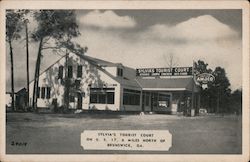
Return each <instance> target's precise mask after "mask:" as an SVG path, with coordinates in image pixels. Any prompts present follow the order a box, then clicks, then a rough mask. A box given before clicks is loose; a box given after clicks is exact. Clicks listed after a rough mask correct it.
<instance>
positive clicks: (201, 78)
mask: <svg viewBox="0 0 250 162" xmlns="http://www.w3.org/2000/svg"><path fill="white" fill-rule="evenodd" d="M196 81H197V82H199V83H202V84H206V83H209V82H214V81H215V77H214V76H213V75H212V74H209V73H202V74H198V75H197V76H196Z"/></svg>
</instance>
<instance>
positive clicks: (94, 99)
mask: <svg viewBox="0 0 250 162" xmlns="http://www.w3.org/2000/svg"><path fill="white" fill-rule="evenodd" d="M97 97H98V95H97V93H90V103H97Z"/></svg>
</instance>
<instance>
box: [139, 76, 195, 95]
mask: <svg viewBox="0 0 250 162" xmlns="http://www.w3.org/2000/svg"><path fill="white" fill-rule="evenodd" d="M136 80H137V81H138V82H139V83H140V85H141V87H142V90H150V91H192V88H193V87H194V92H199V89H200V88H199V86H198V85H196V84H195V82H194V80H193V78H154V79H147V78H139V77H138V78H137V79H136Z"/></svg>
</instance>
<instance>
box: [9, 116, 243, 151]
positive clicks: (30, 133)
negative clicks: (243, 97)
mask: <svg viewBox="0 0 250 162" xmlns="http://www.w3.org/2000/svg"><path fill="white" fill-rule="evenodd" d="M241 127H242V124H241V117H239V116H198V117H183V116H175V115H159V114H152V115H142V116H139V115H118V114H34V113H7V126H6V130H7V132H6V138H7V139H6V153H7V154H12V153H14V154H15V153H36V154H41V153H43V154H44V153H48V154H54V153H64V154H65V153H69V154H71V153H74V154H83V153H152V152H142V151H139V152H138V151H137V152H136V151H115V152H111V151H86V150H83V149H82V147H81V146H80V134H81V132H82V131H83V130H105V129H108V130H127V129H132V130H152V129H154V130H169V131H170V133H171V134H172V140H173V141H172V147H171V148H170V150H169V151H167V152H153V153H164V154H165V153H167V154H169V153H170V154H175V153H178V154H180V153H181V154H190V153H196V154H218V153H220V154H239V153H241V145H242V143H241V138H242V133H241V132H242V131H241ZM13 143H20V144H22V143H26V145H15V144H14V145H13Z"/></svg>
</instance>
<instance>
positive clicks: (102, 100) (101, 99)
mask: <svg viewBox="0 0 250 162" xmlns="http://www.w3.org/2000/svg"><path fill="white" fill-rule="evenodd" d="M98 95H99V98H98V99H99V102H98V103H101V104H105V103H106V93H99V94H98Z"/></svg>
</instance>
